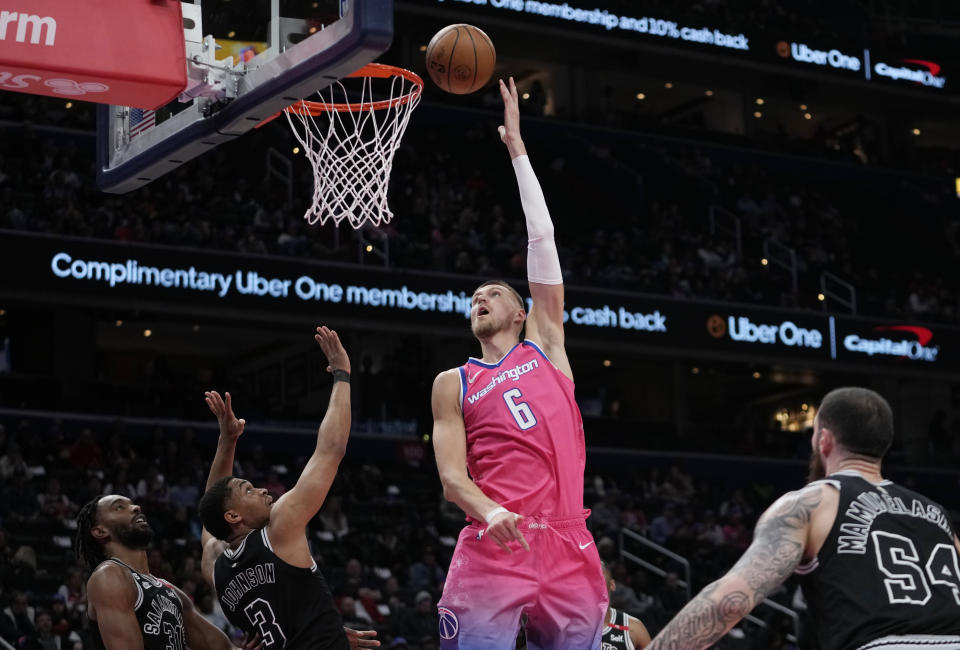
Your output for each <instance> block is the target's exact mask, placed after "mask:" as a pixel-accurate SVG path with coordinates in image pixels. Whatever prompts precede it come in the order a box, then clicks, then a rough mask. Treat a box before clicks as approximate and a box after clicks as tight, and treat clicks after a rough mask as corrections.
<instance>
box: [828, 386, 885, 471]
mask: <svg viewBox="0 0 960 650" xmlns="http://www.w3.org/2000/svg"><path fill="white" fill-rule="evenodd" d="M817 418H818V419H819V420H820V426H821V427H824V428H827V429H830V431H832V432H833V435H834V437H835V438H836V439H837V442H838V443H839V444H840V445H842V446H843V448H844V449H846V450H847V451H849V452H851V453H854V454H859V455H862V456H868V457H870V458H877V459H880V458H883V456H884V454H886V453H887V450H888V449H890V444H891V443H892V442H893V411H892V410H891V409H890V405H889V404H888V403H887V400H885V399H883V398H882V397H881V396H880V395H878V394H877V393H875V392H874V391H872V390H870V389H868V388H857V387H847V388H838V389H836V390H832V391H830V392H829V393H827V394H826V396H825V397H824V398H823V401H822V402H820V410H819V411H817Z"/></svg>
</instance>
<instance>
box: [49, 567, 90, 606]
mask: <svg viewBox="0 0 960 650" xmlns="http://www.w3.org/2000/svg"><path fill="white" fill-rule="evenodd" d="M56 595H57V596H59V597H60V598H61V600H62V601H63V604H64V606H65V607H66V609H67V611H68V612H73V611H80V612H83V611H84V610H85V609H86V606H87V583H86V581H85V580H84V579H83V572H82V571H81V569H80V567H77V566H74V567H71V568H70V570H69V571H67V580H66V582H64V583H63V584H62V585H60V588H59V589H57V593H56Z"/></svg>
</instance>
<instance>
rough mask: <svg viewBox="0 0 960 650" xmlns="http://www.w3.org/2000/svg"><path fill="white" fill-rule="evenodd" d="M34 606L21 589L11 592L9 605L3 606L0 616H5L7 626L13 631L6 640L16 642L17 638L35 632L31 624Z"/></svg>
mask: <svg viewBox="0 0 960 650" xmlns="http://www.w3.org/2000/svg"><path fill="white" fill-rule="evenodd" d="M34 612H35V610H34V608H33V607H32V606H31V605H30V604H29V602H28V600H27V594H26V593H24V592H23V591H15V592H13V597H12V598H11V600H10V605H9V606H8V607H6V608H4V610H3V613H2V616H4V617H6V619H7V621H6V622H7V623H8V627H9V628H10V629H11V630H12V631H13V637H12V638H8V639H7V640H8V641H12V642H16V641H17V640H18V639H21V638H26V637H28V636H30V635H31V634H33V633H34V632H36V628H34V626H33V622H34Z"/></svg>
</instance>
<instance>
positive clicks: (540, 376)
mask: <svg viewBox="0 0 960 650" xmlns="http://www.w3.org/2000/svg"><path fill="white" fill-rule="evenodd" d="M460 390H461V393H462V408H463V422H464V426H465V428H466V433H467V468H468V469H469V470H470V476H471V477H473V480H474V482H475V483H476V484H477V486H479V488H480V489H481V490H483V493H484V494H486V495H487V496H489V497H490V498H491V499H493V500H494V501H496V502H497V503H499V504H500V505H502V506H503V507H505V508H507V509H508V510H510V511H512V512H516V513H518V514H521V515H525V516H531V515H541V516H561V517H562V516H569V517H577V516H581V515H582V513H583V468H584V463H585V458H586V450H585V449H584V441H583V419H582V418H581V417H580V408H579V407H578V406H577V403H576V401H575V400H574V397H573V381H572V380H571V379H570V378H569V377H567V376H566V375H564V374H563V373H562V372H560V370H558V369H557V367H556V366H555V365H553V363H552V362H551V361H550V360H549V359H548V358H547V357H546V355H545V354H544V353H543V351H542V350H541V349H540V348H539V347H538V346H537V345H536V344H535V343H533V342H532V341H523V342H522V343H518V344H517V345H516V346H514V348H513V349H512V350H510V352H508V353H507V355H506V356H505V357H504V358H503V359H501V360H500V362H499V363H495V364H489V363H484V362H482V361H480V360H479V359H474V358H472V357H471V358H470V360H469V361H467V363H465V364H464V365H463V366H461V367H460Z"/></svg>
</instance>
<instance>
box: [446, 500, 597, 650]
mask: <svg viewBox="0 0 960 650" xmlns="http://www.w3.org/2000/svg"><path fill="white" fill-rule="evenodd" d="M483 530H484V528H481V527H479V526H477V525H476V524H474V525H470V526H467V527H466V528H464V529H463V530H462V531H461V532H460V539H459V540H458V541H457V548H456V550H455V551H454V553H453V559H452V560H451V561H450V570H449V572H448V573H447V580H446V583H445V584H444V587H443V596H442V597H441V598H440V603H439V605H438V617H437V619H438V622H439V626H440V647H441V648H442V649H443V650H453V649H457V650H513V648H514V647H515V645H516V639H517V633H518V632H519V629H520V616H521V614H522V613H526V614H527V648H528V649H529V650H597V649H598V648H600V635H601V633H602V631H603V618H604V615H605V614H606V611H607V587H606V584H605V583H604V580H603V571H602V570H601V568H600V556H599V555H598V554H597V545H596V544H595V543H594V541H593V536H592V535H591V534H590V531H588V530H587V526H586V523H585V522H584V518H583V517H582V516H581V517H575V518H573V519H553V518H540V517H525V518H524V519H522V520H521V522H520V530H521V531H522V532H523V536H524V537H525V538H526V540H527V543H528V544H529V545H530V551H529V552H527V551H525V550H523V547H522V546H520V544H519V542H513V543H512V544H511V545H510V548H511V550H513V553H507V552H506V551H504V550H503V549H502V548H500V547H499V546H497V543H496V542H494V541H493V540H492V539H489V538H488V537H486V536H485V535H483V534H482V531H483Z"/></svg>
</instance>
